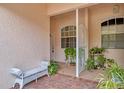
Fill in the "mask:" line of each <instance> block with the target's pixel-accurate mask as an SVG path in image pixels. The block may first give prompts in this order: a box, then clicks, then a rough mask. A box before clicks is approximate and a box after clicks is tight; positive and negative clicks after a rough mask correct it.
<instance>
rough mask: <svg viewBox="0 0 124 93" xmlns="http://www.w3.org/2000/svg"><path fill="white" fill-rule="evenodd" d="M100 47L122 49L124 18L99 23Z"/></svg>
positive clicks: (123, 44) (123, 45)
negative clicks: (100, 32) (100, 33)
mask: <svg viewBox="0 0 124 93" xmlns="http://www.w3.org/2000/svg"><path fill="white" fill-rule="evenodd" d="M101 31H102V38H101V39H102V47H104V48H108V49H109V48H114V49H123V48H124V18H122V17H121V18H113V19H109V20H106V21H104V22H102V23H101Z"/></svg>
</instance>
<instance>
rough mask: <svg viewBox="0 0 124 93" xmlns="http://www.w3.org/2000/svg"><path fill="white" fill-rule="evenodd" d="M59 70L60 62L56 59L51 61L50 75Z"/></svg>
mask: <svg viewBox="0 0 124 93" xmlns="http://www.w3.org/2000/svg"><path fill="white" fill-rule="evenodd" d="M57 71H58V64H57V62H55V61H50V65H49V66H48V72H49V74H50V75H55V74H56V73H57Z"/></svg>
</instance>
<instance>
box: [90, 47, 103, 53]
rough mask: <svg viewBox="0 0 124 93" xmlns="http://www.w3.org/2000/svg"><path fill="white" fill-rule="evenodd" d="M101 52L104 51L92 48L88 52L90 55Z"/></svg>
mask: <svg viewBox="0 0 124 93" xmlns="http://www.w3.org/2000/svg"><path fill="white" fill-rule="evenodd" d="M103 52H105V49H104V48H98V47H93V48H91V49H90V50H89V53H90V54H101V53H103Z"/></svg>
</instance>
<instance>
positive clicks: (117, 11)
mask: <svg viewBox="0 0 124 93" xmlns="http://www.w3.org/2000/svg"><path fill="white" fill-rule="evenodd" d="M119 10H120V6H119V5H114V6H113V14H117V13H119Z"/></svg>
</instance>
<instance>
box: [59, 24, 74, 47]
mask: <svg viewBox="0 0 124 93" xmlns="http://www.w3.org/2000/svg"><path fill="white" fill-rule="evenodd" d="M75 47H76V26H73V25H72V26H66V27H63V28H62V29H61V48H75Z"/></svg>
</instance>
